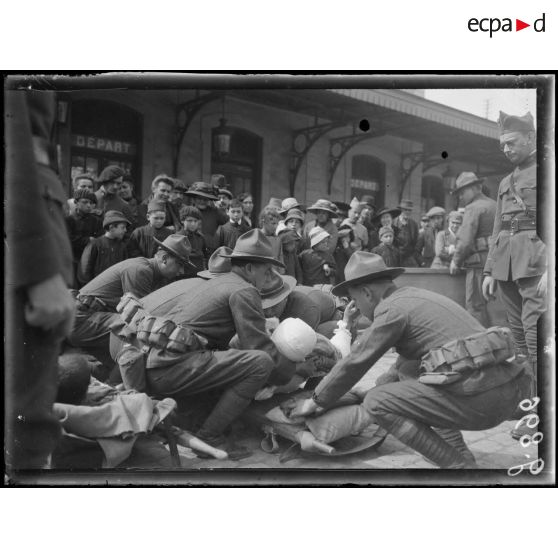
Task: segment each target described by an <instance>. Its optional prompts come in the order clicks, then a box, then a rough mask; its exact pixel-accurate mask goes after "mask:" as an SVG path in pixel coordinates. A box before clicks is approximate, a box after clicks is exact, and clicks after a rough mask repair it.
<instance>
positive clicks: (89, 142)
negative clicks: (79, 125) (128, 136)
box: [72, 134, 136, 155]
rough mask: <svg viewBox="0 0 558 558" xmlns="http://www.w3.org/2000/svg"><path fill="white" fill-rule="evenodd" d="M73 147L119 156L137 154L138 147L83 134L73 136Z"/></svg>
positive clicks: (124, 142)
mask: <svg viewBox="0 0 558 558" xmlns="http://www.w3.org/2000/svg"><path fill="white" fill-rule="evenodd" d="M72 145H73V146H75V147H85V148H87V149H95V150H97V151H108V152H109V153H118V154H119V155H135V154H136V146H135V145H134V144H133V143H129V142H126V141H120V140H114V139H108V138H99V137H97V136H83V135H81V134H72Z"/></svg>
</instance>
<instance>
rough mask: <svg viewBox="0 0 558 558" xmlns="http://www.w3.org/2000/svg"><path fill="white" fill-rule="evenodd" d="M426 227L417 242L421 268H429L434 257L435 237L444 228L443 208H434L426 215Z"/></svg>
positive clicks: (444, 212) (444, 211) (444, 213)
mask: <svg viewBox="0 0 558 558" xmlns="http://www.w3.org/2000/svg"><path fill="white" fill-rule="evenodd" d="M426 216H427V217H428V226H427V227H425V228H424V231H423V233H422V235H420V236H419V239H418V242H417V254H419V255H420V259H421V261H420V262H419V263H420V265H421V267H430V266H431V265H432V261H433V260H434V256H435V255H436V235H437V234H438V233H439V232H440V231H441V230H442V229H443V228H444V218H445V216H446V210H445V209H444V208H443V207H438V206H434V207H433V208H431V209H430V210H429V211H428V213H427V214H426Z"/></svg>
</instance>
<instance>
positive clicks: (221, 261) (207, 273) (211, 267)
mask: <svg viewBox="0 0 558 558" xmlns="http://www.w3.org/2000/svg"><path fill="white" fill-rule="evenodd" d="M231 254H232V250H231V249H230V248H229V247H228V246H220V247H219V248H217V250H215V252H213V254H211V257H210V258H209V261H208V262H207V269H204V270H203V271H198V277H203V278H204V279H213V278H215V277H220V276H221V275H223V273H230V271H231V269H232V266H231V260H229V259H228V258H226V257H225V256H230V255H231Z"/></svg>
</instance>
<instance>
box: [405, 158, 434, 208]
mask: <svg viewBox="0 0 558 558" xmlns="http://www.w3.org/2000/svg"><path fill="white" fill-rule="evenodd" d="M443 162H444V159H442V160H440V156H439V155H433V154H432V153H426V152H424V151H415V152H412V153H403V154H402V155H401V188H400V190H399V201H401V199H402V198H403V192H404V191H405V186H406V185H407V181H408V180H409V178H410V177H411V174H413V172H414V171H415V169H416V168H417V167H418V166H419V165H421V164H422V170H423V172H425V171H427V170H428V169H431V168H432V167H435V166H436V165H440V164H441V163H443Z"/></svg>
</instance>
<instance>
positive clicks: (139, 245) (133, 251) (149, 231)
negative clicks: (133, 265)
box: [128, 200, 172, 258]
mask: <svg viewBox="0 0 558 558" xmlns="http://www.w3.org/2000/svg"><path fill="white" fill-rule="evenodd" d="M165 219H166V211H165V206H164V205H163V204H162V203H161V202H158V201H155V200H151V201H150V202H149V204H148V205H147V221H148V222H147V225H143V227H138V228H137V229H136V230H135V231H134V232H133V233H132V235H131V236H130V240H129V241H128V255H129V257H130V258H138V257H140V256H143V257H144V258H152V257H153V256H154V255H155V252H156V251H157V250H158V249H159V247H158V245H157V244H156V243H155V241H154V240H153V239H154V238H156V239H157V240H159V241H160V242H163V240H165V238H167V237H168V236H170V235H171V234H172V231H171V230H170V229H169V228H168V227H165Z"/></svg>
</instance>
